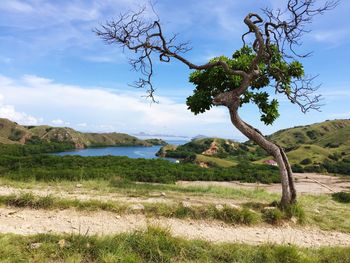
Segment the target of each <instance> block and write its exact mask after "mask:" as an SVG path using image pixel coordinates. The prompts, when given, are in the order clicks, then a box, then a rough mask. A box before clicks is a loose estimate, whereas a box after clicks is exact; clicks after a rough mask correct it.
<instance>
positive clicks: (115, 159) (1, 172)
mask: <svg viewBox="0 0 350 263" xmlns="http://www.w3.org/2000/svg"><path fill="white" fill-rule="evenodd" d="M0 176H1V177H3V178H9V179H12V180H19V181H26V180H27V181H28V180H39V181H61V180H69V181H80V180H90V179H102V180H110V179H111V178H114V177H116V176H118V177H121V178H126V179H128V180H131V181H141V182H158V183H174V182H175V181H177V180H190V181H191V180H203V181H207V180H209V181H212V180H215V181H232V180H240V181H245V182H263V183H273V182H279V181H280V177H279V176H278V169H277V168H276V167H271V166H268V165H255V164H249V163H244V162H242V163H240V164H239V165H237V166H234V167H229V168H212V169H205V168H201V167H198V166H197V165H193V164H175V163H170V162H168V161H166V160H160V159H151V160H150V159H130V158H127V157H119V156H99V157H97V156H96V157H81V156H55V155H33V156H25V157H14V156H11V157H10V156H0Z"/></svg>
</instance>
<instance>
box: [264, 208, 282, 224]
mask: <svg viewBox="0 0 350 263" xmlns="http://www.w3.org/2000/svg"><path fill="white" fill-rule="evenodd" d="M262 218H263V220H264V221H265V222H266V223H269V224H272V225H279V224H281V223H282V221H283V213H282V211H281V210H280V209H278V208H273V209H266V210H265V211H264V213H263V216H262Z"/></svg>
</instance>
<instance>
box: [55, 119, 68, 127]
mask: <svg viewBox="0 0 350 263" xmlns="http://www.w3.org/2000/svg"><path fill="white" fill-rule="evenodd" d="M51 123H52V124H53V125H54V126H68V125H69V124H70V123H69V122H65V121H63V120H61V119H55V120H52V121H51Z"/></svg>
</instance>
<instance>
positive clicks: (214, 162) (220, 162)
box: [196, 154, 237, 168]
mask: <svg viewBox="0 0 350 263" xmlns="http://www.w3.org/2000/svg"><path fill="white" fill-rule="evenodd" d="M196 162H205V163H208V164H209V165H211V166H217V167H224V168H227V167H231V166H235V165H237V162H235V161H231V160H225V159H222V158H218V157H212V156H206V155H202V154H197V155H196Z"/></svg>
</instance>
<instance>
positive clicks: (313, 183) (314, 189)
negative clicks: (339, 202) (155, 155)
mask: <svg viewBox="0 0 350 263" xmlns="http://www.w3.org/2000/svg"><path fill="white" fill-rule="evenodd" d="M294 178H295V187H296V189H297V192H298V193H299V194H325V193H332V190H333V191H334V192H340V191H349V190H350V180H349V179H347V178H342V177H336V176H329V175H322V174H315V173H294ZM177 184H178V185H181V186H203V187H204V186H221V187H228V188H237V189H252V190H253V189H257V188H259V189H265V190H266V191H268V192H271V193H280V192H281V184H260V183H240V182H236V181H232V182H210V181H191V182H190V181H179V182H177Z"/></svg>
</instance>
